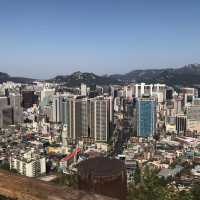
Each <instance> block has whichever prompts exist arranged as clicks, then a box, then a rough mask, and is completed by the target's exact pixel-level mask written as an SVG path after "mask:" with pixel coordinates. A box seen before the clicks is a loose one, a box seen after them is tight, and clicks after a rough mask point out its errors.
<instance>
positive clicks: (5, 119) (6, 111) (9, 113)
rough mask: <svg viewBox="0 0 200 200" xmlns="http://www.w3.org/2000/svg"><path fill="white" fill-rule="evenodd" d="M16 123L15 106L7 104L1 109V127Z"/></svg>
mask: <svg viewBox="0 0 200 200" xmlns="http://www.w3.org/2000/svg"><path fill="white" fill-rule="evenodd" d="M13 124H14V114H13V108H12V107H11V106H6V107H4V108H2V109H1V110H0V128H4V127H7V126H9V125H13Z"/></svg>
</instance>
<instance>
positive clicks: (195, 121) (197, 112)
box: [187, 105, 200, 133]
mask: <svg viewBox="0 0 200 200" xmlns="http://www.w3.org/2000/svg"><path fill="white" fill-rule="evenodd" d="M199 121H200V105H190V106H188V108H187V129H188V130H190V131H197V132H198V133H199V132H200V123H199Z"/></svg>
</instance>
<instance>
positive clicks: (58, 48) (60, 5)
mask: <svg viewBox="0 0 200 200" xmlns="http://www.w3.org/2000/svg"><path fill="white" fill-rule="evenodd" d="M199 10H200V1H199V0H167V1H166V0H0V71H2V72H7V73H9V74H11V75H16V76H19V75H20V76H28V77H36V78H48V77H53V76H55V75H57V74H70V73H72V72H74V71H77V70H80V71H83V72H85V71H88V72H95V73H98V74H111V73H126V72H128V71H131V70H133V69H145V68H161V67H168V66H169V67H177V66H182V65H184V64H188V63H198V62H200V12H199Z"/></svg>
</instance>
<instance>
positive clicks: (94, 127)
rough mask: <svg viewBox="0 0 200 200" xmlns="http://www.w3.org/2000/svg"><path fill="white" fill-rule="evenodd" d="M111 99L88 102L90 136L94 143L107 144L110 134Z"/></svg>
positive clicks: (111, 117) (97, 99) (95, 99)
mask: <svg viewBox="0 0 200 200" xmlns="http://www.w3.org/2000/svg"><path fill="white" fill-rule="evenodd" d="M112 121H113V103H112V98H103V97H102V98H94V99H91V100H90V135H91V136H92V137H94V139H95V141H99V142H107V141H108V139H109V138H110V135H111V132H112Z"/></svg>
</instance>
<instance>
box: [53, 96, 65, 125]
mask: <svg viewBox="0 0 200 200" xmlns="http://www.w3.org/2000/svg"><path fill="white" fill-rule="evenodd" d="M62 101H63V97H62V96H61V95H54V96H53V104H52V107H53V113H52V114H53V122H56V123H59V122H61V116H62Z"/></svg>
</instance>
